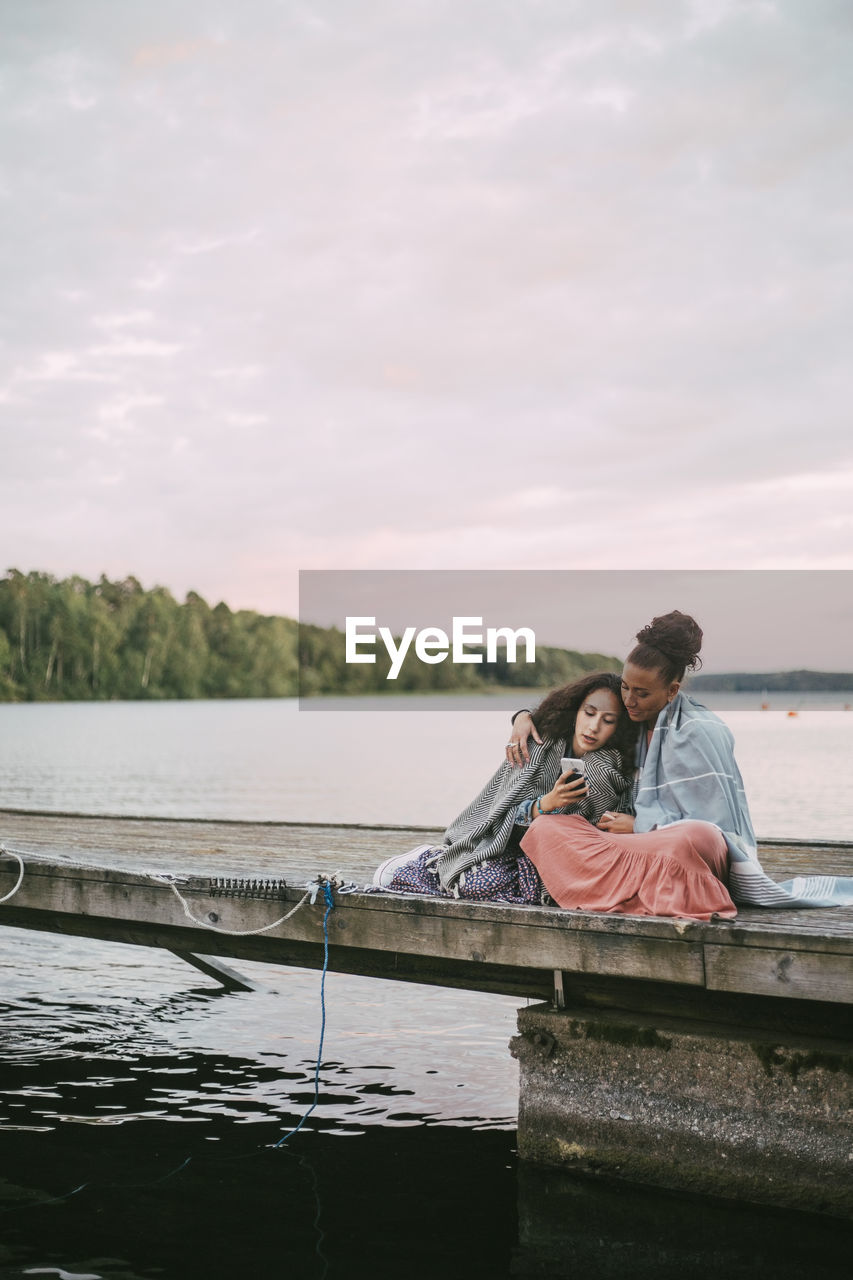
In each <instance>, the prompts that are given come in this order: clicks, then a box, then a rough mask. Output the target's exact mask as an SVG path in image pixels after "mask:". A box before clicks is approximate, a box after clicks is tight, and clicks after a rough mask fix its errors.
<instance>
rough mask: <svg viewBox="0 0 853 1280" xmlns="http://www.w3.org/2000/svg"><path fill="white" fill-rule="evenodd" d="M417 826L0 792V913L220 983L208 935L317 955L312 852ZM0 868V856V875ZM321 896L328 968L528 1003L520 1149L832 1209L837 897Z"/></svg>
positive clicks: (370, 854) (322, 859)
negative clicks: (175, 963) (152, 811)
mask: <svg viewBox="0 0 853 1280" xmlns="http://www.w3.org/2000/svg"><path fill="white" fill-rule="evenodd" d="M439 839H440V836H439V833H438V832H435V831H424V830H423V829H414V828H413V829H403V828H390V827H389V828H373V827H359V826H325V825H315V826H311V825H291V824H282V823H228V822H199V821H165V820H163V821H161V820H155V819H130V818H92V817H79V816H74V815H44V814H40V815H37V814H25V813H18V812H0V844H2V845H4V846H5V847H6V848H7V849H9V850H13V851H16V852H18V853H19V854H20V855H21V857H22V858H23V863H24V874H23V879H22V881H21V884H20V887H19V888H18V890H17V891H16V892H15V893H14V895H13V896H12V897H11V898H10V899H9V900H8V901H7V902H6V903H5V904H3V905H2V906H0V923H4V924H6V925H9V926H15V927H18V928H29V929H37V930H44V931H50V932H57V933H64V934H69V935H80V936H87V937H93V938H102V939H109V940H113V941H117V942H126V943H136V944H142V945H146V946H156V947H164V948H167V949H168V950H170V951H173V952H176V953H177V954H179V955H182V956H184V957H185V958H186V959H188V960H189V961H190V962H191V963H193V964H196V965H198V966H199V967H201V968H203V969H204V970H205V971H206V972H209V973H211V974H213V975H214V976H220V975H221V976H222V978H223V980H224V981H226V982H233V983H234V984H236V985H239V982H240V978H239V975H233V974H229V972H228V971H225V970H223V969H222V968H221V967H220V962H221V959H222V958H225V959H238V960H239V959H241V958H243V959H249V960H264V961H266V962H270V963H276V964H284V965H299V966H307V967H315V968H316V967H319V966H320V965H321V964H322V962H323V949H324V948H323V916H324V914H325V903H324V899H323V896H322V892H321V894H320V896H319V897H318V899H317V901H316V902H315V903H314V905H311V904H310V903H309V902H305V903H303V904H302V905H301V906H299V907H298V908H297V909H296V910H295V911H293V908H294V907H297V904H298V903H299V902H300V899H302V898H303V896H304V894H305V893H306V885H307V884H308V883H309V882H311V881H316V879H317V877H318V875H320V874H326V875H328V876H332V875H334V874H335V873H338V874H339V875H340V876H341V877H342V878H343V879H344V880H345V881H349V882H355V883H356V884H357V885H359V886H364V885H366V884H368V883H369V882H370V877H371V875H372V871H373V868H374V867H375V866H376V865H377V864H378V863H379V862H380V861H381V860H382V859H383V858H385V857H387V856H388V855H389V854H391V853H395V852H400V851H402V850H405V849H406V848H409V847H412V846H414V845H415V844H420V843H423V842H425V841H428V840H434V841H438V840H439ZM761 858H762V863H763V865H764V866H765V868H766V870H767V871H768V872H769V874H770V875H772V876H773V877H774V878H775V879H779V880H781V879H786V878H789V877H790V876H792V875H796V874H800V873H803V872H806V871H813V870H817V871H821V872H826V873H830V874H832V873H834V874H842V875H850V874H853V845H850V844H839V843H820V844H813V845H812V844H806V843H802V842H794V841H791V842H784V841H775V842H767V843H765V844H764V845H762V847H761ZM18 875H19V867H18V863H17V861H16V860H15V859H14V858H13V857H3V858H2V859H0V897H3V896H4V895H5V894H7V893H9V892H10V891H11V890H12V889H13V888H14V885H15V883H16V880H17V879H18ZM334 904H335V905H334V910H333V912H332V913H331V914H330V917H329V944H330V946H329V967H330V969H331V970H332V971H337V972H345V973H353V974H362V975H365V976H369V977H377V978H393V979H397V980H402V981H411V982H421V983H429V984H434V985H438V986H447V987H464V988H468V989H471V990H480V991H492V992H501V993H504V994H510V995H514V996H517V997H519V998H533V999H535V1000H537V1001H540V1002H542V1003H540V1004H538V1005H537V1006H535V1007H533V1008H526V1009H522V1010H521V1012H520V1018H519V1029H520V1034H519V1036H518V1037H517V1038H516V1039H515V1040H514V1041H513V1045H512V1051H513V1053H514V1054H515V1056H516V1057H517V1058H518V1059H519V1062H520V1065H521V1096H520V1116H519V1149H520V1153H521V1154H522V1156H523V1157H526V1158H528V1159H531V1160H534V1161H538V1162H542V1163H546V1164H557V1165H561V1166H562V1167H568V1168H578V1169H586V1170H593V1171H596V1172H599V1173H606V1174H611V1175H616V1176H621V1177H627V1178H633V1179H636V1180H641V1181H647V1182H651V1183H655V1184H657V1185H664V1186H674V1187H688V1188H690V1189H692V1190H698V1191H705V1192H713V1193H715V1194H722V1195H738V1196H744V1197H747V1198H750V1199H753V1200H757V1201H762V1200H764V1201H769V1202H771V1203H777V1204H789V1205H795V1206H797V1207H803V1208H812V1209H820V1210H823V1211H826V1212H831V1213H836V1214H841V1215H848V1216H853V1089H851V1081H853V1018H851V1005H853V908H835V909H827V908H818V909H813V910H796V911H781V910H780V911H765V910H761V909H759V908H752V909H745V910H742V911H741V913H740V914H739V916H738V918H737V919H736V920H734V921H711V922H709V923H707V924H706V923H699V922H694V921H684V920H670V919H662V918H657V917H630V916H610V915H602V914H597V913H592V912H576V911H571V912H568V911H561V910H559V909H556V908H545V907H515V906H507V905H500V904H497V903H471V902H457V901H454V900H448V899H437V898H428V897H419V896H416V895H398V894H386V893H370V892H363V891H356V892H350V893H336V894H335V897H334ZM291 912H292V914H290V913H291ZM286 915H287V916H289V918H287V919H282V918H283V917H284V916H286ZM279 920H281V923H279V924H276V923H275V922H276V921H279ZM270 925H274V926H275V927H273V928H268V926H270ZM257 930H265V931H264V932H256V931H257Z"/></svg>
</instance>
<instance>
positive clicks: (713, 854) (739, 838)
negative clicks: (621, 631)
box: [507, 610, 853, 920]
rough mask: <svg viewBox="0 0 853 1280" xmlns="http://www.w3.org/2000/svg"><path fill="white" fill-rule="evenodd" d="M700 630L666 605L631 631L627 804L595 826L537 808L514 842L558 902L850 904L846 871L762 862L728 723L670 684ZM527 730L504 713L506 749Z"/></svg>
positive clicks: (654, 906) (719, 911)
mask: <svg viewBox="0 0 853 1280" xmlns="http://www.w3.org/2000/svg"><path fill="white" fill-rule="evenodd" d="M701 646H702V630H701V628H700V627H699V625H698V624H697V622H696V621H695V619H693V618H691V617H690V616H689V615H687V614H684V613H680V612H679V611H678V610H674V611H673V612H672V613H668V614H665V615H663V616H662V617H659V618H653V619H652V621H651V622H650V623H649V625H648V626H647V627H643V629H642V630H641V631H639V632H638V633H637V644H636V645H635V647H634V648H633V649H632V650H631V652H630V653H629V654H628V657H627V659H626V661H625V666H624V669H623V672H622V681H621V693H622V701H623V703H624V705H625V709H626V711H627V713H628V716H629V717H630V719H631V722H632V723H633V724H635V725H637V726H639V729H640V734H639V738H638V741H637V755H636V765H637V778H636V782H635V790H634V814H635V816H634V817H633V818H632V817H630V816H629V815H628V814H625V813H617V812H615V811H612V810H607V811H606V812H604V813H603V814H602V815H601V817H600V818H599V819H598V821H597V822H596V823H595V825H594V826H593V825H591V824H590V823H588V822H584V821H583V820H582V819H579V818H577V817H573V816H567V817H551V818H546V819H545V820H543V821H542V822H541V823H538V824H537V825H536V826H535V827H533V828H532V829H531V830H530V831H529V832H527V833H526V835H525V836H524V839H523V840H522V842H521V845H522V849H523V850H524V852H525V853H526V855H527V856H528V857H529V858H530V860H531V862H532V863H533V864H534V866H535V867H536V869H537V871H538V872H539V875H540V876H541V878H542V881H543V883H544V885H545V887H546V889H547V890H548V892H549V893H550V895H551V897H552V898H553V899H554V900H555V901H556V902H558V903H559V905H560V906H562V907H574V908H579V909H583V910H587V911H607V912H615V913H620V914H626V915H661V916H681V917H686V918H688V919H696V920H708V919H710V918H711V916H721V917H732V916H735V915H736V914H737V908H736V907H735V901H738V902H741V903H748V904H750V905H756V906H774V907H779V906H788V907H802V906H835V905H842V904H846V903H850V902H853V880H851V879H845V880H842V879H841V878H838V877H824V876H806V877H802V876H801V877H798V879H797V880H794V881H787V882H785V883H784V884H776V883H775V882H774V881H772V880H771V879H770V878H769V877H768V876H767V875H765V873H764V871H763V870H762V868H761V866H760V864H759V862H758V859H757V851H756V841H755V834H754V832H753V828H752V822H751V819H750V816H749V809H748V807H747V803H746V794H745V792H744V786H743V779H742V778H741V774H740V770H739V769H738V766H737V763H736V761H735V757H734V738H733V736H732V733H731V731H730V730H729V728H728V727H727V726H726V725H725V724H724V723H723V721H722V720H720V718H719V716H715V715H714V714H713V712H711V711H709V710H708V708H707V707H704V706H702V704H701V703H699V702H696V701H695V700H694V699H693V698H691V697H690V696H689V695H688V694H686V693H685V692H684V691H683V690H682V688H681V683H682V681H683V679H684V676H685V673H686V671H688V670H696V669H697V668H698V667H699V666H700V665H701V661H700V658H699V650H700V648H701ZM529 735H532V737H533V739H534V741H535V740H536V729H535V725H534V724H533V721H532V719H531V718H530V716H529V714H528V713H527V712H521V713H520V714H519V715H518V716H517V717H516V718H515V720H514V723H513V731H512V735H511V740H510V742H509V743H508V744H507V758H508V759H509V760H512V761H515V763H516V764H519V763H521V762H523V760H524V759H525V757H526V753H527V749H528V748H527V739H528V736H529Z"/></svg>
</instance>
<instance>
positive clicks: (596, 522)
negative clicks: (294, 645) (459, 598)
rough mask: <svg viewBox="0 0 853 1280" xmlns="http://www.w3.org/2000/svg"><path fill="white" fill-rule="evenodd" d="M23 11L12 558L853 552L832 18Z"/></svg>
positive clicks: (274, 559)
mask: <svg viewBox="0 0 853 1280" xmlns="http://www.w3.org/2000/svg"><path fill="white" fill-rule="evenodd" d="M0 16H2V30H3V41H2V49H0V97H2V126H0V162H1V163H0V175H2V176H0V207H2V214H3V225H4V229H5V231H4V235H3V237H2V242H0V253H2V257H3V277H2V278H3V282H4V285H3V292H4V299H3V301H4V305H3V307H2V321H0V324H2V330H0V415H2V433H3V434H2V443H3V465H2V469H0V534H1V535H2V538H1V539H0V545H2V564H0V572H2V571H3V570H5V569H8V568H11V567H15V568H18V569H21V570H22V571H24V572H26V571H29V570H32V569H38V570H43V571H45V572H48V573H52V574H55V575H56V576H59V577H64V576H66V575H69V574H73V573H77V574H81V575H83V576H84V577H88V578H91V579H96V578H97V577H99V576H100V574H102V573H105V574H107V576H109V577H123V576H125V575H127V574H134V575H135V576H136V577H138V578H139V579H140V581H141V582H142V583H143V585H144V586H146V587H150V586H153V585H154V584H155V583H160V584H163V585H164V586H167V587H169V588H170V589H171V590H172V591H173V592H174V593H175V595H176V596H178V598H183V595H184V594H185V593H186V591H188V590H190V589H193V590H196V591H198V592H200V593H201V594H202V595H203V596H205V597H206V598H207V599H209V600H211V602H215V601H217V600H219V599H224V600H226V601H227V602H228V603H229V604H230V605H231V606H232V607H247V608H255V609H260V610H262V611H264V612H269V613H288V614H291V615H293V614H295V613H296V610H297V573H298V570H300V569H391V568H393V569H459V568H465V569H527V570H532V569H564V568H581V567H583V568H588V569H619V570H636V569H660V568H666V569H678V570H683V571H694V570H697V569H703V568H704V569H736V568H738V569H742V568H751V569H780V568H799V569H815V568H820V569H845V570H851V569H853V501H851V496H853V431H851V423H850V418H851V410H850V406H851V403H853V370H851V360H850V355H849V349H850V334H851V332H852V331H853V315H851V311H853V306H851V297H853V213H851V210H853V199H852V198H851V194H852V193H851V188H853V147H851V139H853V103H851V97H853V79H851V76H850V67H851V65H853V7H851V6H850V4H849V3H847V0H809V3H808V4H803V3H802V2H801V0H779V2H777V3H774V2H771V0H692V2H688V3H671V2H666V3H664V2H663V0H622V2H617V0H600V2H598V3H590V2H587V3H578V2H572V0H516V2H515V3H506V2H503V0H402V2H401V0H304V3H296V2H293V0H279V2H277V3H276V2H274V0H241V3H239V4H238V3H236V2H233V0H232V2H230V3H223V2H221V0H206V3H205V4H199V3H198V2H197V0H144V2H143V0H125V2H124V3H120V4H119V3H115V0H32V2H31V3H26V4H21V3H16V2H15V0H0ZM838 580H839V582H842V581H844V582H848V583H849V581H850V579H849V578H847V576H846V575H839V579H838ZM630 621H631V623H635V627H634V628H633V629H636V626H639V625H640V624H641V623H642V622H643V621H645V619H644V618H642V617H640V618H635V617H634V612H633V606H632V611H631V620H630ZM621 643H622V642H621V636H620V639H619V645H620V648H621ZM772 656H773V655H772V652H771V654H770V657H771V658H772ZM803 659H804V662H807V661H808V655H807V654H803ZM771 665H772V663H771ZM847 665H849V663H848V664H847Z"/></svg>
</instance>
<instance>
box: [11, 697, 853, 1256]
mask: <svg viewBox="0 0 853 1280" xmlns="http://www.w3.org/2000/svg"><path fill="white" fill-rule="evenodd" d="M707 701H708V702H709V704H710V705H712V706H715V709H718V710H719V712H720V714H721V715H723V718H724V719H726V720H727V722H728V723H729V724H730V725H731V726H732V728H733V730H734V732H735V735H736V739H737V743H738V758H739V761H740V763H741V768H742V771H743V773H744V777H745V780H746V784H747V792H748V794H749V796H750V799H751V804H752V810H753V816H754V819H755V825H756V828H757V830H758V832H759V835H761V836H797V837H804V838H805V837H815V836H820V837H822V838H825V839H842V840H844V839H847V840H849V839H853V797H851V788H850V785H849V777H850V764H851V760H853V751H851V748H853V713H850V712H846V711H845V710H844V709H843V703H842V702H841V701H840V699H837V698H836V699H831V698H816V699H810V700H809V699H805V698H803V697H802V695H798V696H797V698H796V700H795V699H793V698H784V697H783V696H780V695H777V696H776V697H774V698H773V699H772V700H771V707H770V709H769V710H767V711H761V710H760V709H759V708H758V706H757V705H756V704H757V699H755V698H749V697H746V696H741V697H739V698H728V699H725V700H722V699H720V700H717V702H716V703H715V702H714V701H712V700H711V699H710V698H708V699H707ZM478 705H480V706H481V705H482V703H479V704H478ZM513 705H517V699H513ZM791 710H794V711H796V712H797V714H796V715H794V716H790V715H789V714H788V712H789V711H791ZM0 725H2V734H0V807H2V808H24V809H33V810H38V811H48V812H49V811H53V812H80V813H114V814H143V815H159V816H176V817H212V818H215V817H219V818H246V819H268V820H288V821H299V820H308V821H319V820H329V821H336V822H347V821H354V822H368V823H371V822H381V823H400V824H404V825H405V824H423V825H428V826H439V827H440V826H443V825H445V823H446V822H447V821H449V819H450V818H451V817H453V816H454V815H455V813H456V812H457V811H458V810H459V809H461V808H462V806H463V805H464V804H465V803H466V802H467V800H468V799H469V798H470V796H471V795H472V794H473V792H474V791H476V790H477V789H478V788H479V786H480V785H481V783H482V781H483V779H484V778H485V777H486V776H487V775H488V774H489V773H490V772H491V771H492V770H493V768H494V767H495V764H496V762H497V761H498V760H499V759H500V758H501V754H502V744H503V743H504V742H505V740H506V728H507V715H506V707H505V706H498V705H494V706H492V707H491V709H489V710H487V711H480V712H479V713H478V714H476V715H475V714H471V713H470V711H466V710H465V709H464V708H460V707H459V705H458V700H455V705H453V706H452V707H446V706H442V704H441V703H440V702H439V701H438V700H436V699H425V700H418V701H411V702H409V703H408V705H406V706H405V707H404V706H401V705H395V707H394V708H393V709H382V708H381V707H380V708H377V706H376V704H375V703H369V702H363V703H359V704H358V705H356V704H352V703H350V704H347V706H346V707H345V708H341V707H335V706H333V705H329V704H327V705H325V706H324V707H323V708H322V709H317V710H310V711H300V710H299V709H298V707H297V705H296V703H295V702H288V701H271V702H216V703H158V704H150V703H132V704H128V703H115V704H59V705H54V704H41V705H23V706H21V705H17V706H2V707H0ZM0 838H2V831H0ZM237 967H238V968H240V969H241V970H242V971H243V972H245V973H247V974H248V975H249V976H251V977H252V978H253V979H255V980H256V981H257V982H258V983H259V984H260V989H259V990H258V991H256V992H252V993H223V992H222V991H221V989H220V988H218V987H216V985H215V984H214V983H212V982H209V981H208V980H207V979H206V978H203V977H201V975H199V974H198V973H196V972H195V971H194V970H192V969H189V968H188V967H186V966H185V965H183V964H182V963H181V962H180V961H179V960H178V959H177V958H176V957H174V956H171V955H169V954H166V953H162V952H158V951H154V950H149V949H144V948H134V947H122V946H117V945H116V946H113V945H109V944H105V943H97V942H94V941H90V940H86V939H61V938H58V937H55V936H50V937H47V936H42V935H37V934H31V933H28V932H27V931H23V930H11V929H10V930H4V931H2V932H0V982H2V992H3V1000H2V1006H0V1154H1V1157H2V1158H1V1160H0V1275H2V1276H3V1277H20V1276H24V1275H35V1274H41V1275H51V1276H60V1277H61V1276H63V1275H69V1276H75V1277H77V1278H78V1280H80V1278H81V1277H84V1276H93V1277H95V1276H96V1277H101V1278H103V1280H136V1278H137V1277H155V1276H156V1277H166V1278H167V1280H172V1278H174V1280H184V1278H185V1277H206V1278H210V1280H217V1278H218V1277H226V1276H227V1277H238V1276H239V1277H243V1276H251V1277H254V1276H267V1275H269V1276H273V1275H275V1276H278V1275H282V1276H294V1277H302V1276H305V1277H313V1276H317V1277H322V1276H333V1277H341V1278H343V1277H359V1276H362V1275H364V1276H376V1277H385V1276H388V1277H392V1276H393V1277H398V1276H411V1277H433V1276H441V1277H444V1278H445V1280H448V1278H450V1280H452V1277H455V1276H460V1277H462V1276H465V1277H471V1276H489V1277H494V1278H495V1280H499V1278H501V1277H504V1276H510V1275H513V1276H527V1275H529V1276H533V1275H537V1276H542V1275H555V1276H556V1275H566V1276H569V1275H576V1274H578V1273H581V1274H586V1275H590V1276H611V1275H612V1276H616V1275H619V1276H633V1275H642V1276H645V1275H648V1276H650V1277H651V1276H654V1277H655V1280H661V1278H665V1277H669V1276H673V1277H675V1276H678V1277H679V1280H683V1278H684V1277H687V1276H697V1277H699V1276H705V1275H708V1274H710V1273H711V1272H712V1271H714V1272H715V1273H717V1272H718V1271H719V1270H720V1269H721V1268H722V1269H723V1270H724V1272H725V1274H726V1275H727V1276H741V1275H743V1276H746V1275H749V1276H750V1280H754V1277H755V1276H756V1275H762V1274H765V1273H766V1274H773V1275H774V1277H783V1278H785V1277H795V1276H797V1277H798V1276H809V1277H821V1276H826V1277H830V1276H831V1277H837V1276H841V1275H842V1274H843V1275H846V1274H847V1262H848V1261H849V1256H850V1255H849V1248H850V1244H851V1234H850V1231H849V1229H848V1228H847V1227H846V1226H844V1225H842V1224H839V1223H836V1222H831V1221H827V1220H818V1219H816V1218H814V1217H812V1216H809V1215H797V1214H776V1213H773V1212H771V1211H759V1210H755V1209H749V1208H743V1207H738V1206H727V1205H719V1204H711V1203H709V1202H704V1201H702V1202H699V1201H692V1200H690V1199H687V1198H681V1197H669V1196H666V1195H661V1194H657V1193H655V1194H652V1193H649V1192H642V1191H638V1190H634V1189H631V1188H627V1187H625V1188H608V1187H601V1186H598V1185H597V1184H589V1183H586V1182H583V1181H577V1180H573V1179H566V1178H564V1177H562V1176H560V1175H556V1174H542V1173H540V1172H536V1171H530V1170H525V1169H523V1168H522V1169H521V1170H519V1169H517V1166H516V1156H515V1150H514V1138H515V1121H516V1101H517V1092H516V1091H517V1074H516V1067H515V1063H514V1061H513V1060H512V1058H511V1057H510V1055H509V1052H508V1050H507V1042H508V1040H509V1038H510V1037H511V1035H512V1034H513V1033H514V1031H515V1015H516V1008H517V1002H516V1001H515V1000H510V999H506V998H503V997H497V996H484V995H477V994H472V993H465V992H455V991H454V992H450V991H444V990H439V989H436V988H428V987H418V986H411V985H407V984H396V983H386V982H371V981H369V980H365V979H357V978H350V977H344V976H340V975H337V974H330V975H329V977H328V980H327V984H326V1006H327V1021H326V1035H325V1044H324V1051H323V1060H322V1067H321V1071H320V1103H319V1105H318V1107H317V1108H316V1110H315V1111H314V1112H313V1113H312V1115H311V1116H310V1118H309V1119H308V1121H307V1123H306V1125H305V1128H304V1129H302V1130H301V1131H300V1132H299V1133H298V1134H296V1135H294V1137H292V1138H291V1139H289V1140H288V1142H287V1144H286V1145H285V1146H283V1147H282V1148H280V1149H279V1150H276V1151H273V1150H270V1146H271V1144H272V1143H274V1142H275V1141H277V1140H278V1139H279V1138H280V1137H281V1136H282V1135H283V1134H284V1133H286V1132H287V1131H288V1129H290V1128H292V1127H293V1126H294V1125H295V1124H296V1123H297V1122H298V1121H299V1119H300V1117H301V1116H302V1115H304V1113H305V1111H306V1110H307V1109H308V1107H309V1106H310V1105H311V1102H312V1100H313V1097H314V1069H315V1057H316V1052H317V1043H318V1037H319V1031H320V999H319V981H320V979H319V975H318V974H317V973H313V972H305V971H301V970H291V969H283V968H277V967H274V966H265V965H260V964H249V963H244V962H240V964H239V965H238V966H237ZM187 1159H189V1163H188V1164H186V1163H185V1162H186V1161H187Z"/></svg>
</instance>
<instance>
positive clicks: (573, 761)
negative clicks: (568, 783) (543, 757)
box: [560, 756, 583, 777]
mask: <svg viewBox="0 0 853 1280" xmlns="http://www.w3.org/2000/svg"><path fill="white" fill-rule="evenodd" d="M560 768H561V769H562V771H563V773H577V774H580V776H581V777H583V760H581V759H579V757H578V756H563V758H562V760H561V761H560Z"/></svg>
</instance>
